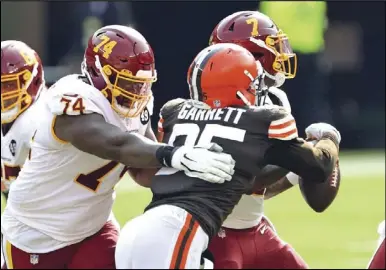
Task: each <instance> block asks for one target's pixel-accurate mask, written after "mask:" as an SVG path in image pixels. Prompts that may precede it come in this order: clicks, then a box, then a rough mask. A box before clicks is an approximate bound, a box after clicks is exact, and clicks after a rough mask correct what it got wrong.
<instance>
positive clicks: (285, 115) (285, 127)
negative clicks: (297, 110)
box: [251, 105, 298, 141]
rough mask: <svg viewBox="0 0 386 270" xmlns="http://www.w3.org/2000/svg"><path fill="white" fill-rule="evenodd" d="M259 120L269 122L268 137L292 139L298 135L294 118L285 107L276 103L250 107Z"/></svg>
mask: <svg viewBox="0 0 386 270" xmlns="http://www.w3.org/2000/svg"><path fill="white" fill-rule="evenodd" d="M251 109H252V110H253V111H254V113H256V115H257V116H258V117H259V119H260V120H263V121H266V122H267V123H269V127H268V138H270V139H277V140H284V141H287V140H292V139H295V138H297V137H298V130H297V127H296V122H295V118H294V117H293V116H292V114H291V113H290V112H289V111H287V110H286V109H285V108H283V107H281V106H277V105H265V106H261V107H251Z"/></svg>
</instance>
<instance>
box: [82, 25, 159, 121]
mask: <svg viewBox="0 0 386 270" xmlns="http://www.w3.org/2000/svg"><path fill="white" fill-rule="evenodd" d="M101 43H104V44H105V45H104V46H108V47H107V48H105V47H104V46H103V45H99V44H101ZM108 44H110V45H108ZM106 51H107V54H106ZM82 70H83V73H84V74H85V75H86V76H87V77H88V78H89V80H90V81H91V83H92V84H93V85H94V87H96V88H97V89H99V90H100V91H101V92H102V93H103V94H104V95H105V96H106V98H107V99H108V100H109V102H110V104H111V106H112V108H113V109H114V110H115V111H116V112H117V113H118V114H119V115H120V116H121V117H136V116H138V115H139V114H140V113H141V112H142V111H143V109H144V108H145V107H146V105H147V103H148V102H149V100H150V99H151V96H152V92H151V86H152V83H153V82H155V81H156V80H157V74H156V70H155V68H154V54H153V51H152V49H151V47H150V45H149V44H148V43H147V41H146V40H145V38H144V37H143V36H142V35H141V34H140V33H139V32H137V31H136V30H134V29H133V28H130V27H126V26H114V25H112V26H106V27H103V28H101V29H99V30H97V31H96V32H95V33H94V35H93V36H92V37H91V38H90V40H89V44H88V47H87V49H86V52H85V60H84V61H83V63H82Z"/></svg>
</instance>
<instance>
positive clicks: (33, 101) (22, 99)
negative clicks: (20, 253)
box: [1, 40, 46, 265]
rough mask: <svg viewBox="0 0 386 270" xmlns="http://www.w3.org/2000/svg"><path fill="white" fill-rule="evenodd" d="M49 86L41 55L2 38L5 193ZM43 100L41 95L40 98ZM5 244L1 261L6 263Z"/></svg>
mask: <svg viewBox="0 0 386 270" xmlns="http://www.w3.org/2000/svg"><path fill="white" fill-rule="evenodd" d="M45 89H46V86H45V80H44V72H43V65H42V62H41V60H40V57H39V55H38V54H37V53H36V52H35V51H34V50H33V49H31V48H30V47H29V46H28V45H27V44H25V43H24V42H21V41H17V40H7V41H2V42H1V193H2V194H3V195H4V198H5V199H6V200H7V198H8V191H9V187H10V185H11V183H12V181H13V180H15V179H16V177H17V176H18V174H19V172H20V168H21V166H23V164H24V161H25V160H26V158H27V155H28V151H29V149H30V139H31V137H32V133H33V131H34V123H35V119H36V117H37V115H38V112H37V103H38V97H39V96H40V95H41V94H43V93H44V91H45ZM39 100H40V99H39ZM3 263H4V259H3V249H2V248H1V265H3Z"/></svg>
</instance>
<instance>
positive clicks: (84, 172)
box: [1, 25, 234, 269]
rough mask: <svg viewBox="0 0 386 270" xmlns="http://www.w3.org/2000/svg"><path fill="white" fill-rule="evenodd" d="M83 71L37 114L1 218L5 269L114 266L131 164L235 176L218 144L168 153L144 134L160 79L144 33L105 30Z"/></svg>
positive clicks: (216, 177)
mask: <svg viewBox="0 0 386 270" xmlns="http://www.w3.org/2000/svg"><path fill="white" fill-rule="evenodd" d="M82 68H83V75H78V74H73V75H68V76H65V77H63V78H62V79H60V80H59V81H57V82H56V83H55V84H54V85H53V86H52V87H51V88H50V91H48V92H47V93H48V94H47V95H46V96H44V99H43V100H42V105H41V106H40V107H39V109H41V111H40V116H39V118H38V119H35V121H36V122H37V124H36V125H37V127H36V130H35V131H34V135H33V137H32V143H31V152H30V154H29V157H28V159H27V161H26V163H25V165H24V166H23V168H22V170H21V171H20V173H19V176H18V179H17V181H15V182H14V184H13V186H12V189H11V190H10V194H9V198H8V204H7V206H6V208H5V210H4V213H3V216H2V220H1V230H2V232H3V235H4V239H3V251H4V253H5V256H4V257H5V259H6V264H7V267H8V268H24V269H31V268H72V269H78V268H89V269H93V268H104V269H113V268H115V263H114V250H115V245H116V241H117V238H118V232H119V227H118V225H117V224H116V222H115V219H114V216H113V214H112V211H111V210H112V205H113V202H114V199H115V192H114V186H115V185H116V184H117V183H118V181H119V179H120V177H121V176H122V175H123V174H124V172H125V171H126V167H125V166H129V167H135V168H149V169H152V168H153V169H154V168H159V167H161V166H162V165H164V166H168V167H173V168H175V169H182V170H187V171H188V172H189V174H191V175H193V176H195V177H196V179H197V178H202V179H203V180H206V181H211V182H216V183H217V182H219V183H221V182H223V181H225V180H230V179H231V176H232V174H233V167H234V160H233V159H232V158H231V156H230V155H228V154H224V153H216V152H211V151H209V150H208V148H211V149H212V150H213V151H218V152H220V151H221V150H222V149H221V148H220V147H219V146H217V145H215V144H212V145H209V144H208V145H207V146H204V147H194V146H187V147H184V146H183V147H179V148H178V147H173V146H167V145H165V144H160V143H156V142H154V141H153V140H154V134H152V131H151V130H150V126H149V125H148V126H147V127H143V125H144V124H146V123H145V122H144V119H145V118H146V117H145V116H144V115H142V117H141V114H142V113H144V111H145V110H147V105H148V102H149V100H150V99H151V98H152V95H151V85H152V83H153V82H154V81H155V80H156V79H157V76H156V71H155V67H154V54H153V51H152V49H151V47H150V45H149V44H148V42H147V41H146V39H145V38H144V37H143V36H142V35H141V34H140V33H139V32H138V31H136V30H134V29H133V28H130V27H126V26H119V25H112V26H106V27H103V28H101V29H98V30H97V31H96V32H95V33H94V34H93V35H92V36H91V37H90V39H89V42H88V46H87V48H86V51H85V56H84V62H83V64H82ZM141 120H142V122H144V123H142V122H141ZM142 135H146V136H147V137H150V138H151V139H148V138H146V137H144V136H142ZM202 156H205V157H204V158H203V157H202ZM136 180H137V181H138V182H139V184H143V183H142V182H141V181H140V180H138V179H136ZM200 181H201V180H200ZM203 182H204V181H203ZM128 207H130V206H128Z"/></svg>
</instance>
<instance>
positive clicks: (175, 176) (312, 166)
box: [148, 99, 337, 237]
mask: <svg viewBox="0 0 386 270" xmlns="http://www.w3.org/2000/svg"><path fill="white" fill-rule="evenodd" d="M161 116H162V120H161V121H160V122H162V129H163V131H164V142H165V143H168V144H170V145H175V146H177V145H184V144H190V145H194V144H196V143H197V144H200V143H208V142H215V143H218V144H219V145H221V146H222V147H223V148H224V152H227V153H229V154H231V155H232V156H233V157H234V159H235V160H236V167H235V174H234V176H233V178H232V181H230V182H227V183H224V184H223V185H214V184H211V183H206V182H202V181H197V180H196V179H194V178H190V177H187V176H186V175H185V174H184V173H181V172H177V171H176V170H172V169H165V168H163V169H161V170H160V171H159V173H158V174H157V175H156V176H155V179H154V181H153V182H152V192H153V194H154V196H153V201H152V202H151V204H150V205H149V206H148V209H150V208H153V207H155V206H157V205H161V204H169V205H175V206H179V207H181V208H183V209H185V210H187V211H188V212H189V213H191V214H192V215H193V216H194V218H195V219H197V220H198V221H199V223H200V225H201V226H202V228H203V229H204V230H205V232H206V233H208V235H209V237H212V236H213V235H214V234H215V233H217V231H218V229H219V227H220V225H221V224H222V222H223V221H224V220H225V218H226V217H227V216H228V215H229V213H230V212H231V211H232V209H233V207H234V206H235V205H236V204H237V203H238V202H239V200H240V198H241V196H242V195H243V194H251V192H252V191H251V189H252V186H253V184H254V181H255V175H257V173H258V172H259V170H260V169H261V168H263V167H264V166H265V165H267V164H273V165H278V166H280V167H283V168H286V169H288V170H290V171H293V172H295V173H297V174H299V175H301V176H303V177H305V178H306V177H307V179H315V181H320V182H322V181H325V180H326V179H327V177H328V176H329V175H330V174H331V172H332V169H333V164H335V162H336V159H337V147H336V146H335V144H334V143H333V142H332V141H331V140H329V139H327V140H324V139H322V140H321V141H320V142H319V145H322V146H323V148H322V147H321V148H318V146H316V147H315V148H313V147H312V146H310V145H308V144H306V143H305V142H304V141H303V140H301V139H299V138H298V134H297V128H296V123H295V120H294V118H293V117H292V115H291V114H290V113H289V112H288V111H286V110H284V109H283V108H281V107H279V106H264V107H249V108H248V107H226V108H219V109H210V108H209V107H208V106H207V105H205V104H204V103H201V102H197V101H192V100H183V99H176V100H172V101H170V102H168V103H167V104H165V105H164V107H163V108H162V109H161ZM327 149H328V151H327ZM182 178H183V179H182Z"/></svg>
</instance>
